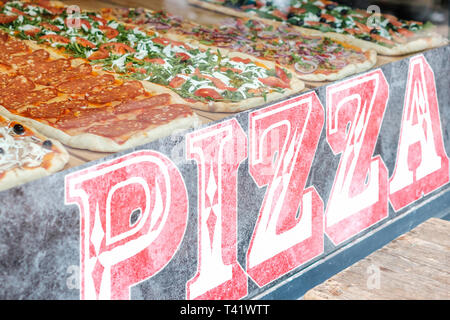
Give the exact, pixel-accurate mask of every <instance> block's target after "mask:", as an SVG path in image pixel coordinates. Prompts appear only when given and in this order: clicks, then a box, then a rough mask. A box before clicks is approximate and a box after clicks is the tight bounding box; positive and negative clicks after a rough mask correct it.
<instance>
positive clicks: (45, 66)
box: [17, 59, 71, 81]
mask: <svg viewBox="0 0 450 320" xmlns="http://www.w3.org/2000/svg"><path fill="white" fill-rule="evenodd" d="M70 66H71V63H70V60H69V59H57V60H53V61H45V62H41V61H38V62H35V63H34V65H33V68H30V67H29V66H28V65H26V64H23V65H21V66H20V67H19V68H18V69H17V72H18V73H19V74H23V75H27V76H28V77H29V78H31V79H32V80H34V81H36V80H38V79H41V78H43V77H45V75H46V74H47V73H61V72H63V71H64V70H67V69H69V68H70Z"/></svg>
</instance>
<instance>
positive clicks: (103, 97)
mask: <svg viewBox="0 0 450 320" xmlns="http://www.w3.org/2000/svg"><path fill="white" fill-rule="evenodd" d="M143 93H144V87H143V86H142V84H141V83H140V82H139V81H128V82H125V83H123V84H122V85H119V86H108V87H105V88H102V89H101V90H99V91H96V92H93V93H89V94H86V99H87V100H88V101H89V102H92V103H98V104H104V103H108V102H112V101H123V100H128V99H133V98H135V97H137V96H139V95H141V94H143Z"/></svg>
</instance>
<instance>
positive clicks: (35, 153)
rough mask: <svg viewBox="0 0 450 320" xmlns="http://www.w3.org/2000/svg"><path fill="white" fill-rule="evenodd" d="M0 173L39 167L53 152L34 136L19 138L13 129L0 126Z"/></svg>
mask: <svg viewBox="0 0 450 320" xmlns="http://www.w3.org/2000/svg"><path fill="white" fill-rule="evenodd" d="M0 148H1V149H2V150H3V152H2V153H0V173H1V172H4V171H7V170H11V169H14V168H23V167H25V166H26V167H38V166H40V165H41V164H42V162H43V160H44V156H45V155H46V154H47V153H50V152H51V150H48V149H45V148H43V147H42V141H41V140H40V139H38V138H36V137H34V136H18V135H16V134H14V131H13V128H12V127H11V128H9V127H8V126H0Z"/></svg>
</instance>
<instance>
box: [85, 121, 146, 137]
mask: <svg viewBox="0 0 450 320" xmlns="http://www.w3.org/2000/svg"><path fill="white" fill-rule="evenodd" d="M147 126H148V124H145V123H143V122H138V121H134V120H122V121H120V122H113V123H110V124H104V125H95V126H92V127H90V128H89V129H87V132H89V133H92V134H95V135H98V136H103V137H107V138H117V137H120V136H122V135H125V134H131V133H133V132H135V131H139V130H143V129H145V128H146V127H147Z"/></svg>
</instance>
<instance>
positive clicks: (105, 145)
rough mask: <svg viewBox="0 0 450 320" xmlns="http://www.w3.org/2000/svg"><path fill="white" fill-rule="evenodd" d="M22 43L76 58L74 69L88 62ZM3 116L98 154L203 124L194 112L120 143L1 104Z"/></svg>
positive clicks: (151, 87)
mask: <svg viewBox="0 0 450 320" xmlns="http://www.w3.org/2000/svg"><path fill="white" fill-rule="evenodd" d="M22 41H24V42H25V43H26V44H27V45H28V46H29V47H30V48H32V49H34V50H38V49H43V50H45V51H47V52H48V53H49V54H50V57H51V58H53V59H60V58H72V60H71V61H72V66H74V67H75V66H77V65H79V64H82V63H85V62H86V61H85V60H84V59H79V58H78V59H77V58H73V57H72V56H70V55H68V54H63V53H61V52H60V51H59V50H58V49H55V48H52V47H48V46H45V45H40V44H37V43H35V42H33V41H29V40H22ZM93 70H94V71H95V72H96V73H98V74H111V75H113V76H114V77H116V78H118V74H115V73H111V72H107V71H104V70H102V69H101V68H99V67H97V68H96V67H95V66H93ZM136 81H137V80H136ZM140 82H141V83H142V85H143V86H144V89H145V90H146V91H149V92H151V93H153V94H163V93H165V94H169V95H170V96H171V102H170V104H185V105H189V103H187V102H186V101H184V100H183V99H181V97H180V96H179V95H178V94H176V93H175V92H173V91H172V90H170V89H168V88H166V87H164V86H161V85H157V84H154V83H150V82H148V81H140ZM56 101H58V98H54V99H52V102H56ZM0 115H4V116H5V117H7V118H9V119H11V120H16V121H20V122H21V123H24V124H27V125H29V126H30V127H32V128H35V129H36V130H38V131H39V132H41V133H42V134H44V135H46V136H48V137H50V138H53V139H56V140H58V141H60V142H62V143H63V144H65V145H67V146H69V147H72V148H79V149H87V150H91V151H97V152H118V151H122V150H126V149H129V148H132V147H136V146H138V145H141V144H145V143H148V142H151V141H154V140H156V139H158V138H161V137H164V136H168V135H170V134H171V133H172V131H174V130H183V129H188V128H192V127H195V126H198V124H199V123H200V120H199V118H198V116H197V115H196V114H195V113H194V112H192V115H190V116H187V117H182V118H177V119H174V120H173V121H171V122H169V123H164V124H162V125H160V126H149V127H148V128H146V129H144V130H142V132H139V133H135V134H133V135H132V136H131V137H130V138H128V139H127V140H126V142H124V143H117V142H116V141H114V140H113V139H110V138H107V137H102V136H97V135H94V134H91V133H80V134H75V135H70V134H68V133H66V132H64V131H62V130H59V129H57V128H54V127H52V126H51V125H48V124H45V123H43V122H40V121H37V120H34V119H31V118H28V117H23V116H20V115H16V114H13V113H11V112H10V111H8V110H7V109H6V108H4V107H3V106H1V105H0Z"/></svg>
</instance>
